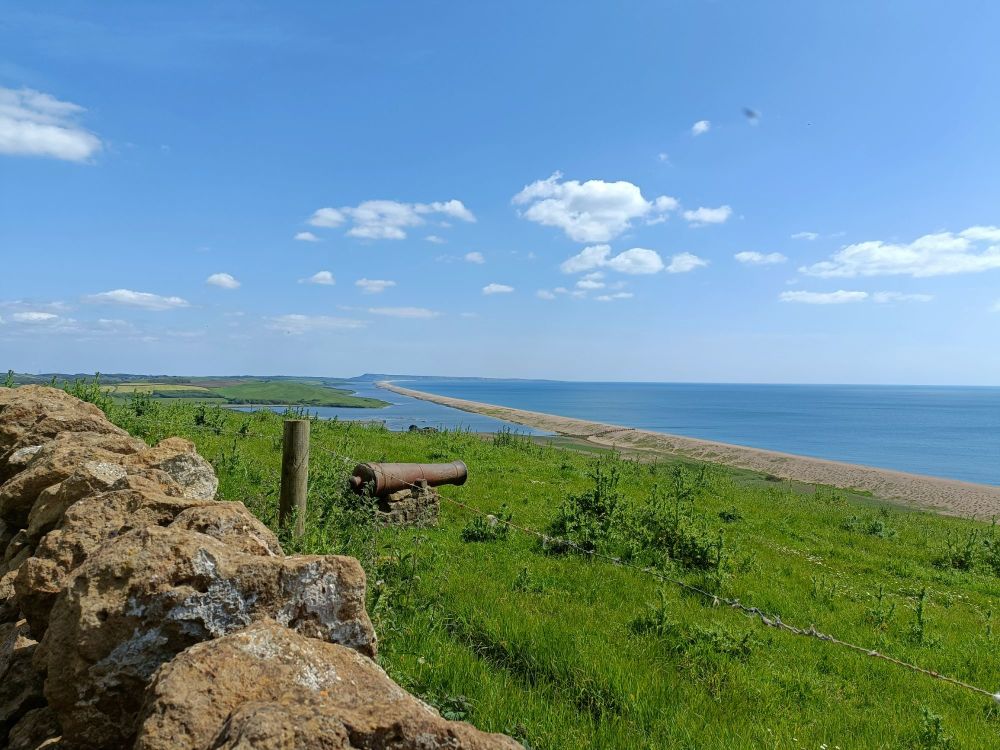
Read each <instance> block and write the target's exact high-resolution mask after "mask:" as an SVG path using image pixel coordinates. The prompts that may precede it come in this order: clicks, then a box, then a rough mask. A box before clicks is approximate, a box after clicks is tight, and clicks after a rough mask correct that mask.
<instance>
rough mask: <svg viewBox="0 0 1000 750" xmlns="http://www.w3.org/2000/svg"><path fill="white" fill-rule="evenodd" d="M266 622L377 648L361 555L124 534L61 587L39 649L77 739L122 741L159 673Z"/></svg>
mask: <svg viewBox="0 0 1000 750" xmlns="http://www.w3.org/2000/svg"><path fill="white" fill-rule="evenodd" d="M264 617H271V618H273V619H275V620H277V621H278V622H280V623H281V624H283V625H285V626H287V627H290V628H293V629H295V630H297V631H299V632H301V633H302V634H304V635H308V636H311V637H314V638H320V639H323V640H326V641H331V642H337V643H341V644H344V645H345V646H349V647H351V648H354V649H357V650H358V651H360V652H363V653H365V654H373V653H374V651H375V635H374V632H373V631H372V627H371V622H370V621H369V619H368V614H367V612H366V611H365V578H364V571H363V570H362V569H361V566H360V564H359V563H358V562H357V560H354V559H353V558H347V557H335V556H327V557H283V558H278V557H262V556H257V555H247V554H244V553H241V552H239V551H237V550H235V549H232V548H230V547H227V546H226V545H225V544H223V543H222V542H220V541H218V540H216V539H212V538H211V537H208V536H205V535H204V534H199V533H196V532H193V531H186V530H182V529H172V528H166V529H164V528H159V527H155V526H154V527H148V528H145V529H137V530H134V531H130V532H127V533H125V534H123V535H122V536H120V537H118V538H116V539H113V540H111V541H110V542H108V543H107V544H106V545H104V546H103V547H102V548H101V549H99V550H97V551H95V552H94V553H93V554H92V555H90V557H88V558H87V560H86V561H85V562H83V564H81V565H80V567H78V568H77V569H76V570H75V571H74V572H73V574H72V576H71V578H70V579H69V580H68V581H67V582H66V584H65V585H64V586H63V588H62V590H61V591H60V593H59V595H58V598H57V599H56V602H55V606H54V607H53V608H52V612H51V614H50V616H49V627H48V630H47V631H46V633H45V637H44V639H43V641H42V644H41V647H42V649H43V651H44V656H45V660H46V664H47V679H46V682H45V695H46V697H47V698H48V700H49V705H50V706H51V707H52V708H53V710H54V711H55V712H56V714H57V716H58V717H59V721H60V723H61V725H62V728H63V731H64V732H65V736H66V737H70V738H72V740H73V742H74V743H76V744H79V745H80V746H82V747H95V748H96V747H118V746H121V745H122V744H123V743H124V742H125V741H126V740H127V739H128V738H129V737H130V736H131V734H132V733H133V732H134V730H135V726H136V715H137V713H138V709H139V707H140V704H141V701H142V693H143V689H144V688H145V686H146V683H147V682H148V680H149V678H150V677H151V675H152V674H153V672H154V671H155V670H156V669H157V667H159V666H160V665H161V664H163V663H164V662H167V661H169V660H170V659H172V658H173V657H174V655H176V654H177V653H179V652H180V651H183V650H184V649H185V648H187V647H189V646H191V645H193V644H195V643H199V642H200V641H203V640H207V639H210V638H215V637H219V636H222V635H225V634H226V633H229V632H232V631H234V630H239V629H241V628H244V627H246V626H247V625H249V624H250V623H252V622H254V621H256V620H259V619H262V618H264Z"/></svg>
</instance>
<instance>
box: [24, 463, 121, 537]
mask: <svg viewBox="0 0 1000 750" xmlns="http://www.w3.org/2000/svg"><path fill="white" fill-rule="evenodd" d="M127 476H128V472H126V470H125V467H124V466H121V465H119V464H117V463H110V462H108V461H84V462H83V464H82V465H81V466H79V467H78V468H77V469H76V471H74V472H73V473H72V474H70V475H69V476H68V477H66V478H65V479H64V480H63V481H61V482H59V483H58V484H53V485H51V486H49V487H46V488H45V489H44V490H42V491H41V492H40V493H38V499H37V500H36V501H35V504H34V506H33V507H32V508H31V512H30V513H28V527H27V529H26V531H27V534H28V538H29V539H31V540H33V541H37V540H39V539H41V538H42V536H43V535H44V534H45V533H46V532H48V531H49V530H50V529H52V528H53V527H55V525H56V524H58V523H59V521H61V520H62V517H63V514H64V513H65V512H66V509H67V508H69V506H71V505H72V504H73V503H75V502H77V501H78V500H82V499H83V498H85V497H87V496H88V495H97V494H100V493H102V492H110V491H111V490H116V489H121V488H122V487H124V486H125V481H126V477H127Z"/></svg>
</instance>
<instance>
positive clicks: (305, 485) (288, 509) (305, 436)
mask: <svg viewBox="0 0 1000 750" xmlns="http://www.w3.org/2000/svg"><path fill="white" fill-rule="evenodd" d="M308 492H309V420H308V419H286V420H285V424H284V433H283V436H282V442H281V496H280V499H279V501H278V525H279V526H281V527H284V526H285V524H286V523H288V517H289V516H290V515H291V514H292V509H293V508H294V509H295V512H296V516H295V537H296V538H298V537H301V536H302V535H303V534H305V532H306V495H307V494H308Z"/></svg>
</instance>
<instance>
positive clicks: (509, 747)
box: [135, 620, 521, 750]
mask: <svg viewBox="0 0 1000 750" xmlns="http://www.w3.org/2000/svg"><path fill="white" fill-rule="evenodd" d="M217 748H218V749H221V748H226V749H227V750H237V748H239V749H240V750H243V749H248V748H261V749H268V750H270V749H271V748H273V749H274V750H278V749H279V748H282V749H283V748H295V749H296V750H321V749H322V750H334V749H337V748H343V749H347V748H366V749H367V748H386V749H390V748H391V749H392V750H410V749H411V748H412V749H413V750H418V749H419V750H432V749H433V748H442V749H443V748H449V749H450V750H459V749H462V748H464V749H465V750H517V749H518V748H521V745H519V744H518V743H517V742H515V741H514V740H512V739H510V738H509V737H505V736H504V735H499V734H486V733H485V732H480V731H479V730H477V729H475V728H474V727H472V726H471V725H469V724H466V723H463V722H454V721H446V720H445V719H443V718H441V716H439V715H438V714H437V712H436V711H434V709H432V708H430V707H429V706H427V705H426V704H425V703H423V702H421V701H420V700H418V699H416V698H414V697H413V696H411V695H409V694H408V693H406V692H405V691H404V690H403V689H402V688H401V687H399V686H398V685H397V684H396V683H395V682H393V681H392V680H391V679H389V677H388V676H387V675H386V674H385V672H383V671H382V670H381V669H380V668H379V667H378V666H377V665H376V664H375V663H374V662H373V661H371V660H370V659H367V658H365V657H364V656H362V655H360V654H359V653H358V652H356V651H353V650H351V649H349V648H344V647H343V646H339V645H336V644H331V643H323V642H321V641H318V640H315V639H311V638H304V637H302V636H301V635H298V634H297V633H294V632H292V631H290V630H288V629H287V628H284V627H282V626H281V625H279V624H278V623H276V622H273V621H269V620H264V621H261V622H257V623H254V624H253V625H251V626H250V627H248V628H246V629H244V630H241V631H239V632H236V633H232V634H230V635H227V636H224V637H222V638H219V639H217V640H213V641H207V642H205V643H200V644H198V645H196V646H192V647H191V648H189V649H188V650H187V651H185V652H184V653H182V654H180V655H179V656H177V657H176V658H175V659H174V660H173V661H171V662H170V663H168V664H165V665H164V666H163V667H161V668H160V670H159V671H158V672H157V673H156V677H155V678H154V680H153V682H152V684H151V685H150V687H149V690H148V691H147V697H146V704H145V707H144V710H143V716H142V721H141V724H140V726H139V732H138V736H137V739H136V744H135V749H136V750H168V749H169V750H215V749H217Z"/></svg>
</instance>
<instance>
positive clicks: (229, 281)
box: [205, 273, 240, 289]
mask: <svg viewBox="0 0 1000 750" xmlns="http://www.w3.org/2000/svg"><path fill="white" fill-rule="evenodd" d="M205 283H206V284H211V285H212V286H221V287H222V288H223V289H239V286H240V282H238V281H237V280H236V279H234V278H233V277H232V276H231V275H230V274H228V273H213V274H212V275H211V276H209V277H208V278H207V279H205Z"/></svg>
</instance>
